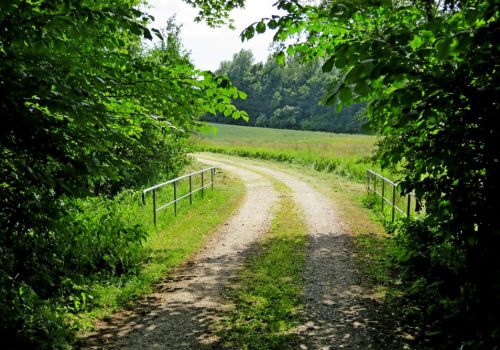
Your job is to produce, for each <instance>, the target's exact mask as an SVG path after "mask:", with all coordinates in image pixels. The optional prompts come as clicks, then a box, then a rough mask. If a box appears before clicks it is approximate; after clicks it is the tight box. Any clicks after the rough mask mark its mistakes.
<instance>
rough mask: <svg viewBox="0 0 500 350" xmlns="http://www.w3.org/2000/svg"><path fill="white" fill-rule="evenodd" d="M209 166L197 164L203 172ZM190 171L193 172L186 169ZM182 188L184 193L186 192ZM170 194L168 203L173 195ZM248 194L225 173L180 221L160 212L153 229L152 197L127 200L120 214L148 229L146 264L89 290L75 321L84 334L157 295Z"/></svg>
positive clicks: (183, 209) (185, 205) (185, 206)
mask: <svg viewBox="0 0 500 350" xmlns="http://www.w3.org/2000/svg"><path fill="white" fill-rule="evenodd" d="M201 167H206V166H204V165H200V164H198V165H196V168H197V169H201ZM186 171H189V169H188V170H186ZM183 186H186V184H184V185H182V186H180V188H179V190H180V192H179V193H182V191H181V190H183ZM169 191H170V190H165V191H164V192H165V193H163V195H162V196H160V197H163V199H167V197H169V196H168V195H169ZM243 194H244V187H243V183H242V182H241V181H240V180H238V179H236V178H234V177H232V176H230V175H228V174H225V173H223V172H221V171H219V172H218V173H217V175H216V177H215V190H214V191H212V190H210V189H207V190H206V191H205V196H204V198H203V199H202V198H201V193H199V192H198V193H197V194H196V196H195V197H194V199H193V205H192V206H191V207H190V205H189V198H186V199H184V200H183V201H182V202H181V204H180V205H179V209H178V215H177V217H174V214H173V208H171V207H169V208H168V209H166V210H165V211H161V212H159V213H158V226H157V228H156V229H155V228H154V225H153V215H152V203H151V198H147V205H146V206H144V205H142V203H141V201H140V195H139V194H137V193H134V194H129V196H130V198H126V199H124V202H125V203H128V205H122V206H120V210H121V212H120V215H121V216H122V217H124V218H128V220H129V221H132V222H139V223H142V224H143V225H144V226H145V227H146V228H147V230H148V233H149V238H148V239H147V241H146V242H145V243H144V247H143V251H142V255H141V256H142V262H141V264H140V268H139V270H138V271H137V272H136V273H135V274H128V275H122V276H119V277H116V278H110V279H108V280H107V281H102V280H97V281H96V282H95V283H93V284H91V285H88V286H87V287H86V288H85V290H86V292H87V294H88V295H89V296H90V298H89V297H87V298H86V301H85V302H86V309H87V310H86V311H84V312H82V313H80V314H78V316H77V317H73V322H76V323H77V324H78V326H79V328H80V329H81V330H83V331H85V330H89V329H91V327H92V326H91V322H92V319H94V318H106V317H107V316H109V315H110V314H111V313H112V312H113V311H116V310H117V309H119V308H121V307H124V306H127V305H129V304H131V303H133V302H134V301H135V300H137V299H138V298H140V297H141V296H143V295H146V294H148V293H151V292H153V290H154V286H155V284H156V283H157V282H159V281H160V280H162V279H163V278H164V277H165V276H166V275H168V272H169V271H171V270H172V268H173V267H175V266H177V265H179V264H180V263H181V262H183V261H185V260H186V259H187V258H188V257H189V256H190V255H191V254H192V253H193V252H195V251H197V250H198V249H200V248H201V247H202V246H203V244H204V242H205V239H206V238H207V237H208V236H209V234H210V233H211V232H212V231H213V230H214V229H215V228H216V227H217V226H218V225H220V224H222V223H223V222H224V221H226V219H227V218H228V217H229V216H230V215H231V214H232V213H233V212H234V210H235V209H236V208H237V207H238V205H239V203H240V201H241V199H242V197H243Z"/></svg>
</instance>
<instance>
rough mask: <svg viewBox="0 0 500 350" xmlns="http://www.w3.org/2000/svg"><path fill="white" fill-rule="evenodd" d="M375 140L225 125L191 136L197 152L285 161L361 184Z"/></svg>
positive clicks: (353, 136)
mask: <svg viewBox="0 0 500 350" xmlns="http://www.w3.org/2000/svg"><path fill="white" fill-rule="evenodd" d="M376 141H377V138H376V137H374V136H370V135H351V134H334V133H328V132H317V131H299V130H284V129H268V128H258V127H246V126H236V125H225V124H209V128H207V130H205V131H204V132H202V133H199V134H197V135H196V136H194V137H193V142H194V144H195V148H196V149H197V150H199V151H207V152H215V153H224V154H229V155H235V156H241V157H249V158H260V159H268V160H276V161H281V162H288V163H294V164H299V165H302V166H307V167H310V168H312V169H314V170H318V171H325V172H329V173H334V174H336V175H340V176H342V177H346V178H349V179H353V180H358V181H364V180H365V178H366V169H367V167H371V168H373V167H374V166H373V164H372V162H371V161H370V157H371V156H372V154H373V152H374V150H375V143H376Z"/></svg>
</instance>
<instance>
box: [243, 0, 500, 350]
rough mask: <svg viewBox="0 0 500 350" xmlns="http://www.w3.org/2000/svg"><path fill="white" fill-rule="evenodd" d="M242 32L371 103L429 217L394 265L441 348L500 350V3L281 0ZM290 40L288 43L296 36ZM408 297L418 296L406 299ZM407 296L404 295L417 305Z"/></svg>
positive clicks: (403, 232) (411, 228) (406, 238)
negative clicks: (278, 46)
mask: <svg viewBox="0 0 500 350" xmlns="http://www.w3.org/2000/svg"><path fill="white" fill-rule="evenodd" d="M276 6H277V7H278V8H279V9H281V10H283V11H285V12H286V14H285V15H282V16H272V17H271V18H265V19H263V20H261V21H260V22H257V23H255V24H254V25H253V26H252V27H250V28H248V29H247V30H245V31H244V32H243V33H242V37H243V38H244V39H250V38H251V37H252V36H254V35H255V34H256V33H262V32H264V31H266V30H268V29H271V30H276V34H275V37H274V38H275V40H276V41H278V42H282V43H283V46H284V47H286V50H282V51H280V52H279V53H278V54H277V59H278V60H279V61H282V62H283V61H285V57H286V56H287V55H292V56H293V57H297V55H300V56H301V57H302V58H303V59H304V60H306V61H307V60H316V59H317V58H318V57H323V58H324V60H325V63H324V65H323V71H325V72H330V71H332V70H333V69H339V70H341V71H342V74H341V75H340V76H339V77H338V79H337V81H336V82H335V83H334V84H332V85H331V86H330V89H329V91H328V92H327V95H326V102H327V103H328V104H330V105H333V106H337V107H341V106H344V105H349V104H351V103H353V102H361V101H368V113H369V118H370V120H371V122H372V125H373V126H374V127H375V128H376V129H377V130H378V131H379V132H380V134H381V135H383V136H384V137H385V138H384V141H383V142H382V143H381V145H380V148H379V150H380V152H379V154H380V159H381V162H382V164H383V165H384V166H392V165H395V164H399V166H400V168H401V169H402V173H401V183H402V187H403V190H404V192H408V191H411V190H414V191H415V192H416V194H417V196H418V197H419V198H420V199H421V200H423V202H424V203H425V213H424V214H423V215H422V216H421V217H419V218H418V219H417V220H416V221H414V222H409V223H404V224H403V225H401V226H400V227H399V229H398V230H397V233H396V239H395V243H396V244H395V248H394V250H395V253H394V258H395V263H396V265H397V266H398V267H399V270H400V272H401V278H402V281H403V285H404V286H405V288H406V290H407V292H408V293H407V296H408V297H410V298H411V301H413V304H411V303H410V305H412V308H414V309H415V308H416V310H417V311H418V312H417V315H419V316H422V317H421V318H422V322H423V324H427V325H430V327H429V328H428V329H426V328H423V335H424V336H425V335H427V336H432V337H433V338H432V342H433V343H432V344H433V347H435V348H453V349H456V348H461V349H471V348H484V349H494V348H497V349H498V344H500V323H499V318H498V310H500V258H499V255H498V252H497V250H498V248H499V247H500V223H499V221H498V219H497V218H496V212H497V209H498V205H497V198H498V195H499V194H500V193H499V192H500V191H499V184H500V160H499V159H500V154H499V153H500V152H499V149H498V147H497V146H495V143H496V142H495V141H496V140H498V139H499V137H500V123H499V120H498V115H499V103H498V86H499V68H500V67H499V62H500V57H499V49H500V47H499V45H498V38H499V37H500V35H499V34H500V33H499V16H500V4H499V3H498V1H484V0H444V1H432V0H409V1H393V0H375V1H372V0H362V1H351V0H342V1H336V0H325V1H322V2H321V4H320V5H311V2H306V1H304V2H302V1H298V0H279V1H278V2H277V3H276ZM290 39H293V42H292V43H290V41H287V40H290ZM409 301H410V300H409ZM409 301H408V302H409Z"/></svg>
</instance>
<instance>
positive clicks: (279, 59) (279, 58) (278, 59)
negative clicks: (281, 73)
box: [276, 51, 286, 64]
mask: <svg viewBox="0 0 500 350" xmlns="http://www.w3.org/2000/svg"><path fill="white" fill-rule="evenodd" d="M285 61H286V56H285V53H284V52H283V51H280V52H278V54H277V55H276V62H278V64H285Z"/></svg>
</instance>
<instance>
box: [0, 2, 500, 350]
mask: <svg viewBox="0 0 500 350" xmlns="http://www.w3.org/2000/svg"><path fill="white" fill-rule="evenodd" d="M185 2H186V3H188V4H191V5H193V6H195V7H196V8H197V9H198V10H199V15H198V17H197V18H196V19H195V20H198V21H201V20H202V21H205V22H206V23H208V24H209V25H211V26H220V25H227V24H228V23H230V12H231V10H232V9H234V8H239V7H242V6H243V5H244V3H245V1H244V0H231V1H225V0H185ZM142 4H143V2H142V1H141V0H112V1H106V2H101V1H80V0H51V1H48V0H39V1H24V0H6V1H3V2H2V4H1V11H0V115H1V116H2V118H3V121H2V131H1V134H0V153H1V157H0V335H1V337H2V341H3V342H4V343H5V344H12V345H11V347H12V348H18V349H25V348H42V349H43V348H47V349H55V348H68V347H69V346H70V344H72V343H74V341H75V336H76V333H77V332H78V329H77V327H78V326H77V324H78V323H77V322H75V320H77V319H78V314H79V312H80V311H81V309H82V308H84V307H86V306H87V305H90V304H91V296H92V293H94V292H95V290H93V289H92V287H91V286H92V285H93V284H94V283H96V282H99V281H100V282H102V283H107V282H108V281H110V280H112V279H113V278H116V279H117V280H119V281H121V279H122V278H123V279H125V278H126V277H127V276H131V275H134V274H136V273H137V271H138V269H139V267H140V265H141V259H142V255H141V254H142V253H141V252H142V243H143V242H144V241H145V240H146V238H147V235H148V232H147V230H146V228H145V227H144V225H142V224H141V223H139V222H136V221H134V220H124V219H123V217H122V216H120V211H121V210H124V209H123V208H126V207H127V206H131V205H132V204H131V203H135V201H136V200H137V197H136V195H137V193H138V192H139V191H140V190H141V189H142V188H144V187H146V186H147V185H151V184H154V183H156V182H157V181H159V180H161V179H166V178H171V177H173V176H175V175H177V174H178V173H179V172H180V170H181V169H182V167H183V166H184V165H185V164H186V163H187V162H188V159H187V153H188V152H189V151H190V148H189V141H188V140H189V138H190V135H191V134H192V133H193V131H194V130H196V128H197V127H198V125H199V120H200V118H202V117H204V118H206V115H207V114H211V115H214V116H215V115H219V116H220V115H224V116H225V117H226V118H231V117H232V118H234V119H235V120H240V119H241V120H246V119H248V118H249V116H251V119H250V120H251V122H250V123H253V124H252V125H262V126H268V127H287V128H288V127H289V128H297V129H310V130H335V131H339V132H360V131H361V130H362V127H363V125H364V123H365V122H364V121H363V117H362V116H363V115H365V113H366V120H367V121H368V124H369V127H370V130H372V132H373V133H376V134H377V135H378V137H379V139H380V141H379V143H378V146H377V155H376V159H377V164H378V165H379V166H381V167H382V168H384V169H388V170H389V171H391V172H392V174H394V176H395V177H396V179H395V180H397V181H398V182H399V184H400V189H401V192H402V194H403V195H404V194H408V193H410V192H413V193H415V196H416V197H417V198H418V200H419V201H420V202H421V203H423V207H424V210H423V211H422V214H421V215H419V216H417V217H416V218H415V219H414V220H404V221H400V222H398V223H397V224H396V225H393V226H390V227H388V228H387V229H388V231H389V232H390V233H391V236H390V242H391V248H390V251H389V259H390V262H391V269H392V270H391V271H393V273H394V275H395V276H396V277H395V279H396V280H397V283H398V285H400V286H401V287H402V289H403V290H404V297H402V301H401V305H406V306H407V308H406V309H407V310H412V311H413V312H412V313H409V314H408V315H405V316H406V318H405V320H406V321H407V322H408V324H412V326H413V327H415V328H416V329H420V330H421V334H425V335H426V337H429V338H428V339H431V341H432V343H430V344H431V345H429V344H427V346H428V347H430V348H439V349H463V350H465V349H498V348H499V346H498V344H500V322H499V317H498V310H500V255H499V254H498V249H499V247H500V222H499V220H498V218H497V216H498V207H499V206H498V198H499V196H500V186H499V184H500V151H499V148H498V144H497V142H498V140H499V139H500V120H499V118H498V116H499V115H500V110H499V100H498V96H499V91H498V90H499V84H500V73H499V72H500V66H499V65H500V52H499V51H500V46H499V45H498V38H499V37H500V33H499V31H500V30H499V17H500V5H499V3H498V1H487V0H442V1H441V0H440V1H434V0H407V1H397V0H360V1H357V0H356V1H354V0H343V1H337V0H324V1H319V2H310V1H300V0H277V2H276V4H275V7H276V8H277V9H279V10H280V11H282V14H281V15H273V14H269V15H268V16H267V17H264V18H262V19H260V20H257V21H256V22H255V23H254V24H253V25H251V26H249V27H248V28H247V29H245V30H244V31H243V32H242V33H241V38H242V40H251V39H252V38H253V37H254V36H256V35H259V34H260V33H264V32H266V31H273V32H274V41H275V44H276V46H275V52H274V54H273V59H270V60H268V61H267V62H266V63H265V64H262V65H261V64H253V62H252V58H251V54H250V53H249V52H245V51H242V52H240V53H239V54H237V55H236V56H235V57H234V59H233V61H232V62H226V63H224V64H222V66H221V68H220V71H219V72H216V73H213V72H209V71H200V70H198V69H197V68H196V67H194V66H193V65H192V64H191V63H190V62H189V57H188V55H187V54H186V53H185V52H184V49H183V48H182V44H181V42H180V40H179V30H180V29H179V27H178V26H177V25H176V24H175V23H174V22H173V21H170V22H169V23H168V24H167V25H166V26H165V28H158V29H152V28H150V23H151V21H152V18H151V16H150V15H148V14H147V12H146V11H145V10H143V7H141V5H142ZM153 38H155V40H156V41H155V44H151V41H152V40H153ZM145 42H149V44H148V45H145V44H144V43H145ZM240 60H241V61H243V62H246V63H242V64H240V63H239V61H240ZM273 60H274V61H273ZM285 63H286V65H285V66H281V65H284V64H285ZM320 73H321V74H323V75H322V78H320ZM249 74H250V75H251V77H250V76H249ZM275 75H276V77H275ZM254 77H260V78H259V79H253V78H254ZM231 79H233V80H234V85H233V83H232V82H231ZM302 81H306V82H307V83H302ZM240 82H241V86H240V85H239V84H240ZM294 84H298V85H295V86H296V89H293V90H294V91H290V90H291V89H292V87H293V86H294ZM314 84H318V85H314ZM325 84H326V85H325ZM238 88H240V89H241V90H244V91H240V89H238ZM319 91H321V92H323V91H324V94H323V96H322V98H321V99H322V101H323V102H322V103H323V105H317V104H316V102H314V103H312V104H306V103H305V100H304V99H302V97H305V96H314V99H315V100H316V99H317V98H319V97H320V96H319V95H320V93H319ZM247 95H248V98H249V99H248V104H244V103H243V102H242V101H238V100H239V99H245V98H246V97H247ZM250 102H252V103H250ZM240 108H241V109H240ZM243 108H244V109H246V111H245V110H244V109H243ZM328 108H331V110H328ZM365 111H366V112H365ZM358 117H360V118H361V119H358ZM214 118H216V119H211V120H217V121H220V119H219V118H221V117H214ZM343 118H347V119H343ZM341 120H344V121H343V122H341ZM337 121H338V123H337ZM342 128H344V129H342ZM134 196H135V197H134Z"/></svg>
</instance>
